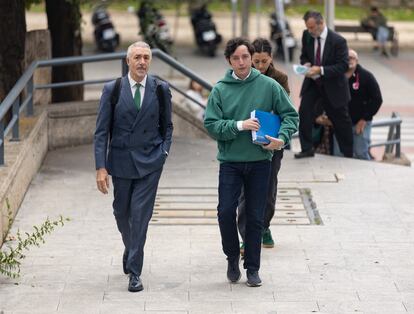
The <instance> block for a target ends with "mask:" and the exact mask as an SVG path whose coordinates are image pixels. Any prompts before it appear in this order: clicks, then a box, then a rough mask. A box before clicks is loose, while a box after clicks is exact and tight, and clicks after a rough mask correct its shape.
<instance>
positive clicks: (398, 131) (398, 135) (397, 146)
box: [395, 124, 401, 158]
mask: <svg viewBox="0 0 414 314" xmlns="http://www.w3.org/2000/svg"><path fill="white" fill-rule="evenodd" d="M395 131H396V132H395V138H396V139H398V140H400V141H399V142H398V143H397V144H395V157H397V158H400V157H401V124H397V125H396V128H395Z"/></svg>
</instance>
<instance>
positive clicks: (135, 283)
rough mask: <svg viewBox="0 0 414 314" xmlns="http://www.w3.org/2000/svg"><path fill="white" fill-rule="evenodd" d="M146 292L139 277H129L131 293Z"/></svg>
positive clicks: (131, 275) (132, 275)
mask: <svg viewBox="0 0 414 314" xmlns="http://www.w3.org/2000/svg"><path fill="white" fill-rule="evenodd" d="M142 290H144V286H143V285H142V282H141V279H139V277H138V276H137V275H134V274H130V275H129V285H128V291H129V292H138V291H142Z"/></svg>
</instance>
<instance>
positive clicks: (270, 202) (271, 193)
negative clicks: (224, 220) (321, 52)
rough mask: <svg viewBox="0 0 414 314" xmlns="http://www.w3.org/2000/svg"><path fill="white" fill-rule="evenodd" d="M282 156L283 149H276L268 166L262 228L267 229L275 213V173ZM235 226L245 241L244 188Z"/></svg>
mask: <svg viewBox="0 0 414 314" xmlns="http://www.w3.org/2000/svg"><path fill="white" fill-rule="evenodd" d="M282 158H283V150H276V151H275V152H274V154H273V158H272V163H271V166H270V179H269V187H268V188H267V195H266V206H265V213H264V222H263V228H264V229H268V228H269V226H270V222H271V221H272V218H273V216H274V215H275V206H276V197H277V183H278V180H277V175H278V173H279V170H280V166H281V162H282ZM237 212H238V214H237V226H238V227H239V233H240V236H241V238H242V240H243V242H244V241H245V238H246V236H245V234H246V198H245V197H244V189H242V192H241V195H240V198H239V207H238V208H237Z"/></svg>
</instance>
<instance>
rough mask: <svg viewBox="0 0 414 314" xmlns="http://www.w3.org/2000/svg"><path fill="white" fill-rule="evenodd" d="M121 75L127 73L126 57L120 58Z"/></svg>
mask: <svg viewBox="0 0 414 314" xmlns="http://www.w3.org/2000/svg"><path fill="white" fill-rule="evenodd" d="M121 62H122V76H125V75H127V74H128V64H127V63H126V59H125V58H122V61H121Z"/></svg>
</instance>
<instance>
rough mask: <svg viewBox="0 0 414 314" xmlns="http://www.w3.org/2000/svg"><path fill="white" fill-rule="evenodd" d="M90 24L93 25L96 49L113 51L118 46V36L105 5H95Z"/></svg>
mask: <svg viewBox="0 0 414 314" xmlns="http://www.w3.org/2000/svg"><path fill="white" fill-rule="evenodd" d="M92 24H93V25H94V27H95V30H94V32H93V34H94V37H95V44H96V47H97V48H98V50H100V51H103V52H114V51H115V49H116V48H117V47H118V46H119V43H120V36H119V34H118V33H117V32H116V31H115V27H114V25H113V24H112V22H111V19H110V17H109V13H108V11H107V9H106V7H105V5H103V4H101V5H98V6H96V7H95V9H94V11H93V14H92Z"/></svg>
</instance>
